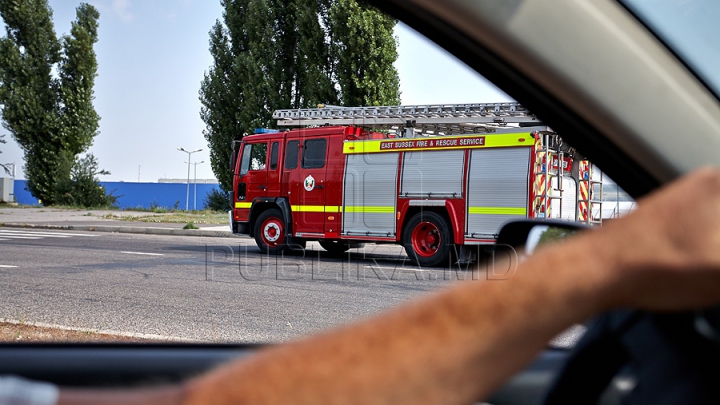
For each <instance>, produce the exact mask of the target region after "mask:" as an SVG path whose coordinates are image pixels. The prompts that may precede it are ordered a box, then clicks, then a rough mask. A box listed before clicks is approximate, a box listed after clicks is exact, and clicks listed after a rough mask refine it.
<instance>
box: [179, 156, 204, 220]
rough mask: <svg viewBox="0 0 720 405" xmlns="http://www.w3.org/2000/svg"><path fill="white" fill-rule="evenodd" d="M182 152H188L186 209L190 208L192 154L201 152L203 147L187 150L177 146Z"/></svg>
mask: <svg viewBox="0 0 720 405" xmlns="http://www.w3.org/2000/svg"><path fill="white" fill-rule="evenodd" d="M177 150H179V151H180V152H185V153H187V154H188V160H187V164H188V177H187V189H186V191H185V211H189V210H190V156H191V155H192V154H193V153H195V152H200V151H202V149H196V150H193V151H189V150H185V148H177Z"/></svg>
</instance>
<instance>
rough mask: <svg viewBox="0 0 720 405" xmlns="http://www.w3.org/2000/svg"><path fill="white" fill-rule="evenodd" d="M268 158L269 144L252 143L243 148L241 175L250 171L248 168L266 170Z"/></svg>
mask: <svg viewBox="0 0 720 405" xmlns="http://www.w3.org/2000/svg"><path fill="white" fill-rule="evenodd" d="M266 160H267V144H266V143H251V144H247V145H245V147H244V148H243V156H242V162H241V164H240V176H244V175H246V174H247V173H248V170H265V161H266Z"/></svg>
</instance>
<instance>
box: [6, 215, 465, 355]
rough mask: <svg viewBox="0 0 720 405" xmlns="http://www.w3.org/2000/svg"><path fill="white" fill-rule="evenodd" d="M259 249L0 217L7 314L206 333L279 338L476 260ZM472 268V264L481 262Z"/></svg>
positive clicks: (104, 327)
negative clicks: (423, 264) (421, 264)
mask: <svg viewBox="0 0 720 405" xmlns="http://www.w3.org/2000/svg"><path fill="white" fill-rule="evenodd" d="M309 248H310V249H311V250H310V251H308V252H306V253H305V254H291V255H287V256H284V257H276V256H267V255H262V254H261V253H260V251H259V250H258V249H257V247H256V246H255V244H254V242H253V241H252V240H250V239H245V238H212V239H208V238H200V237H187V236H184V237H179V236H175V237H173V236H155V235H125V234H111V233H96V232H89V233H82V232H72V231H67V232H56V231H48V230H32V231H28V230H21V229H8V228H0V252H1V253H0V286H1V288H2V295H1V296H0V318H8V319H15V320H21V321H29V322H42V323H51V324H57V325H64V326H69V327H77V328H89V329H94V330H101V331H108V330H111V331H122V332H130V333H144V334H152V335H162V336H169V337H175V338H183V339H193V340H204V341H220V342H226V341H233V342H268V341H283V340H287V339H291V338H293V337H296V336H299V335H303V334H306V333H309V332H313V331H317V330H321V329H325V328H327V327H330V326H333V325H338V324H343V323H347V322H350V321H352V320H356V319H359V318H362V317H366V316H368V315H371V314H373V313H376V312H378V311H380V310H382V309H386V308H389V307H392V306H394V305H397V304H398V303H401V302H403V301H406V300H408V299H411V298H413V297H417V296H419V295H421V294H424V293H427V292H430V291H433V290H436V289H438V288H442V287H444V286H447V285H449V284H450V283H451V281H450V279H451V278H452V277H458V276H459V277H471V276H472V273H471V272H466V271H461V272H451V271H443V270H442V269H431V270H427V269H418V268H417V267H414V266H412V265H411V264H410V263H409V262H408V261H407V256H405V255H404V253H403V251H402V249H401V248H400V247H398V246H387V245H386V246H378V245H367V248H366V249H365V251H364V252H362V251H357V250H356V251H355V252H354V253H351V254H350V255H349V258H348V257H347V256H345V257H342V258H336V257H330V256H329V255H328V254H327V253H326V252H324V251H322V249H321V248H320V247H319V245H317V244H311V245H310V246H309ZM475 274H477V273H475Z"/></svg>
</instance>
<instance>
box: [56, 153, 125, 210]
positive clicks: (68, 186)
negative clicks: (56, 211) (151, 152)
mask: <svg viewBox="0 0 720 405" xmlns="http://www.w3.org/2000/svg"><path fill="white" fill-rule="evenodd" d="M56 170H57V172H58V173H57V176H56V178H57V179H58V182H57V185H56V187H55V197H54V200H55V202H56V203H57V204H61V205H69V206H73V207H87V208H97V207H111V206H113V205H114V204H115V201H116V200H117V198H116V197H115V196H113V195H112V194H107V193H106V192H105V188H104V187H102V186H101V185H100V180H99V179H98V176H99V175H108V174H110V172H108V171H107V170H100V168H99V164H98V161H97V158H95V156H94V155H93V154H92V153H90V154H88V155H86V156H84V157H82V158H77V157H76V156H74V155H72V154H71V153H70V152H68V151H63V152H62V155H61V156H60V162H59V164H58V166H57V169H56Z"/></svg>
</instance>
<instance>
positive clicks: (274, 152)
mask: <svg viewBox="0 0 720 405" xmlns="http://www.w3.org/2000/svg"><path fill="white" fill-rule="evenodd" d="M279 148H280V143H279V142H273V144H272V147H271V148H270V170H275V169H277V165H278V149H279Z"/></svg>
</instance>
